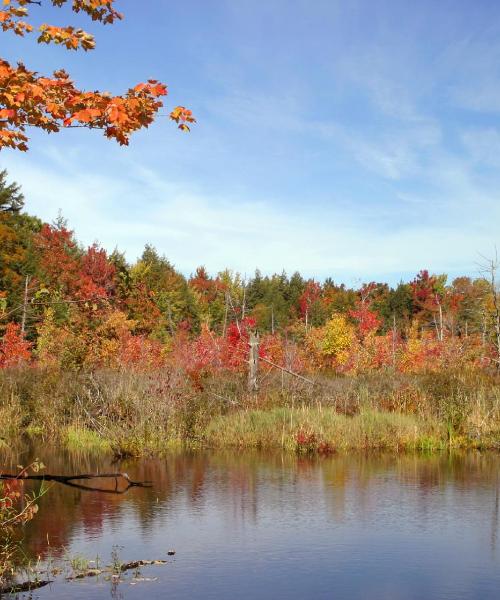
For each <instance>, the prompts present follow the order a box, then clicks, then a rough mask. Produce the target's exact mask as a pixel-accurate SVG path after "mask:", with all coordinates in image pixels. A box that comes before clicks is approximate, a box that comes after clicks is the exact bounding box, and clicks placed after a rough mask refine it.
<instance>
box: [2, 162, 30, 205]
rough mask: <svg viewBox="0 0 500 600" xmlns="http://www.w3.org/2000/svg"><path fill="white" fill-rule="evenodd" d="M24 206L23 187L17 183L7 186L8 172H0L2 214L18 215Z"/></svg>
mask: <svg viewBox="0 0 500 600" xmlns="http://www.w3.org/2000/svg"><path fill="white" fill-rule="evenodd" d="M23 206H24V196H23V194H22V193H21V186H19V185H18V184H17V183H16V182H15V181H13V182H12V183H10V184H7V171H6V170H5V169H4V170H3V171H0V212H10V213H18V212H19V211H20V210H21V209H22V208H23Z"/></svg>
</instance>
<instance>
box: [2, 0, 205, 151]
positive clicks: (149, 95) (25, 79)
mask: <svg viewBox="0 0 500 600" xmlns="http://www.w3.org/2000/svg"><path fill="white" fill-rule="evenodd" d="M50 2H51V3H52V5H53V6H54V7H57V8H60V7H62V6H63V5H64V4H67V3H68V0H50ZM33 4H40V2H35V1H34V0H4V2H3V10H0V27H1V29H2V30H3V31H4V32H9V31H10V32H13V33H14V34H16V35H19V36H24V35H26V34H30V33H32V32H33V31H34V27H33V25H32V24H31V23H30V22H29V19H30V15H29V14H28V8H27V7H28V6H30V5H33ZM114 4H115V0H71V9H72V10H73V12H75V13H79V12H83V13H86V14H87V15H88V16H89V17H90V18H91V19H92V20H93V21H100V22H101V23H103V24H112V23H114V22H115V21H117V20H120V19H121V18H122V15H121V14H120V13H119V12H117V11H116V10H115V8H114ZM38 32H39V36H38V39H37V41H38V43H45V44H50V43H54V44H58V45H61V46H64V47H65V48H66V49H68V50H78V49H82V50H84V51H88V50H92V49H93V48H94V47H95V41H94V38H93V36H92V35H90V34H88V33H86V32H85V31H83V30H82V29H76V28H74V27H71V26H68V27H55V26H53V25H47V24H43V25H40V26H39V27H38ZM166 95H167V88H166V86H165V85H164V84H163V83H161V82H159V81H157V80H155V79H150V80H148V81H147V82H145V83H139V84H137V85H136V86H134V87H132V88H130V89H129V90H128V91H127V92H125V93H124V94H122V95H120V96H113V95H111V94H109V93H107V92H98V91H94V92H86V91H84V90H80V89H78V88H77V87H76V86H75V85H74V83H73V81H72V80H71V79H70V77H69V75H68V74H67V73H66V71H64V70H62V69H61V70H58V71H55V72H54V73H53V75H52V76H51V77H47V76H43V75H39V74H38V73H37V72H35V71H30V70H29V69H27V68H26V67H25V66H24V64H23V63H21V62H20V63H18V64H17V65H11V64H10V63H9V62H7V61H6V60H4V59H2V58H0V150H1V149H2V148H14V149H17V150H22V151H26V150H27V149H28V144H27V142H28V136H27V135H26V128H27V127H36V128H39V129H42V130H44V131H46V132H47V133H55V132H58V131H60V130H61V128H66V127H84V128H87V129H99V130H102V131H104V135H105V136H106V137H107V138H110V139H115V140H116V141H117V142H118V143H119V144H122V145H123V144H125V145H126V144H128V142H129V137H130V135H131V134H132V133H133V132H135V131H137V130H139V129H141V128H143V127H148V126H149V125H150V124H151V123H152V122H153V120H154V118H155V116H156V114H157V113H158V111H159V109H160V108H162V106H163V102H162V101H161V98H162V97H163V96H166ZM170 118H171V119H172V120H173V121H175V122H176V123H177V124H178V125H179V128H180V129H181V130H183V131H188V130H189V125H188V123H194V122H195V119H194V117H193V115H192V113H191V111H190V110H188V109H187V108H185V107H183V106H177V107H176V108H174V109H173V110H172V112H171V113H170Z"/></svg>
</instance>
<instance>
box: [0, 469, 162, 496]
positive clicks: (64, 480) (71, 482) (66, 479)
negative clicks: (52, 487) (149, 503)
mask: <svg viewBox="0 0 500 600" xmlns="http://www.w3.org/2000/svg"><path fill="white" fill-rule="evenodd" d="M6 479H7V480H12V479H17V480H20V481H23V480H31V481H55V482H57V483H61V484H63V485H67V486H70V487H74V488H78V489H80V490H87V491H91V492H102V493H105V494H124V493H125V492H127V491H128V490H129V489H130V488H131V487H151V486H152V483H151V481H133V480H132V479H130V477H129V476H128V474H127V473H82V474H78V475H51V474H50V473H44V474H43V475H24V474H22V475H13V474H9V473H3V474H0V480H6ZM92 479H114V480H115V489H114V490H108V489H106V488H100V487H95V486H90V485H83V484H81V483H76V482H77V481H82V480H86V481H88V480H92ZM119 479H123V480H125V481H126V482H127V486H126V487H125V488H124V489H123V490H119V489H118V481H119Z"/></svg>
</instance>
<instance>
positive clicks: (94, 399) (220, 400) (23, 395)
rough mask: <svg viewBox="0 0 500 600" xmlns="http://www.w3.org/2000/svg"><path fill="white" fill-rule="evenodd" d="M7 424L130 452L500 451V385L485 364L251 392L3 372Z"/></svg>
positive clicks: (179, 382) (274, 379) (4, 430)
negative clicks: (300, 448)
mask: <svg viewBox="0 0 500 600" xmlns="http://www.w3.org/2000/svg"><path fill="white" fill-rule="evenodd" d="M0 432H1V433H0V437H1V438H3V439H4V441H7V443H10V440H15V439H16V438H17V439H18V438H19V436H20V435H22V434H29V435H31V436H40V437H41V438H42V439H50V440H59V441H60V442H61V443H62V444H63V445H65V446H67V447H69V448H71V449H72V450H75V449H77V450H81V451H84V452H85V451H87V452H108V451H110V450H111V451H112V452H113V453H114V454H116V455H117V456H121V457H124V456H137V455H144V454H160V453H162V452H165V451H167V450H172V449H177V448H182V447H185V446H189V447H194V448H197V447H203V446H217V447H223V446H228V447H235V446H238V447H262V448H267V447H283V448H288V449H292V448H295V449H296V447H297V443H296V441H297V435H298V434H299V433H301V437H303V438H305V439H310V440H311V443H310V444H309V445H310V446H311V447H314V443H317V445H319V444H320V443H324V444H325V445H328V446H329V447H330V446H331V448H332V449H335V450H347V449H351V448H358V449H365V448H373V449H376V448H379V449H388V450H397V449H403V448H404V449H410V448H411V449H425V450H433V449H437V448H440V447H443V446H444V445H447V446H456V447H476V448H500V386H499V381H498V379H497V378H496V377H495V376H492V375H488V374H486V373H484V372H481V371H470V372H447V373H428V374H422V375H402V374H395V373H392V372H389V371H388V372H377V373H375V374H369V375H359V376H357V377H339V376H337V375H335V374H333V373H331V374H326V375H322V376H321V377H317V378H316V381H315V385H314V386H312V385H309V384H307V383H304V382H300V381H298V380H297V379H294V378H292V377H286V378H282V377H281V374H279V373H270V374H268V375H266V377H265V378H263V382H262V386H261V390H260V391H259V393H256V394H248V392H247V391H246V378H245V376H244V374H234V373H232V374H230V373H229V374H226V375H220V376H218V377H213V378H205V379H203V380H202V381H201V382H199V381H197V382H196V383H195V384H193V383H192V382H191V381H190V379H189V378H188V377H187V376H186V374H185V373H182V372H181V371H176V370H167V369H166V370H162V371H158V372H154V373H132V372H119V371H99V372H95V373H84V372H76V373H75V372H54V371H51V370H43V369H35V368H30V369H24V370H22V369H21V370H20V369H11V370H9V369H2V370H0ZM308 436H309V438H308ZM313 441H314V443H313Z"/></svg>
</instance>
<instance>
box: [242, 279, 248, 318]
mask: <svg viewBox="0 0 500 600" xmlns="http://www.w3.org/2000/svg"><path fill="white" fill-rule="evenodd" d="M246 309H247V284H246V281H244V282H243V301H242V303H241V320H242V321H244V320H245V314H246Z"/></svg>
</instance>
